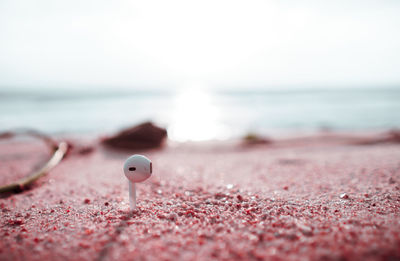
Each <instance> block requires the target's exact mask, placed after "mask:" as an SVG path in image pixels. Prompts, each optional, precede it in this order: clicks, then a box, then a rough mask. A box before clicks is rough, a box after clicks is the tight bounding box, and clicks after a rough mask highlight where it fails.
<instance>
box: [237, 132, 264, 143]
mask: <svg viewBox="0 0 400 261" xmlns="http://www.w3.org/2000/svg"><path fill="white" fill-rule="evenodd" d="M242 141H243V144H244V145H259V144H270V143H271V140H270V139H268V138H265V137H262V136H260V135H258V134H255V133H248V134H247V135H246V136H244V137H243V139H242Z"/></svg>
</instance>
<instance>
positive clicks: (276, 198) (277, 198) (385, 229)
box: [0, 135, 400, 260]
mask: <svg viewBox="0 0 400 261" xmlns="http://www.w3.org/2000/svg"><path fill="white" fill-rule="evenodd" d="M363 138H364V137H362V138H358V139H355V140H354V139H352V138H343V137H338V136H335V135H314V136H310V137H307V138H293V139H286V140H282V141H279V142H272V143H266V144H259V145H244V144H242V143H241V142H240V141H226V142H201V143H172V142H169V143H168V144H166V146H165V147H164V148H162V149H159V150H150V151H138V152H136V153H141V154H144V155H146V156H148V157H149V158H150V159H151V160H152V162H153V176H152V177H151V178H150V179H149V180H147V181H145V182H144V183H141V184H138V185H137V190H138V210H137V211H135V212H133V213H130V212H129V202H128V182H127V179H126V178H125V176H124V174H123V170H122V166H123V163H124V161H125V159H126V158H127V157H128V156H129V155H130V154H133V153H135V152H119V151H114V150H110V149H107V148H105V147H103V146H101V145H99V144H98V142H96V141H90V140H83V141H82V140H79V139H72V143H73V144H75V146H74V148H73V149H72V150H71V152H70V153H69V154H68V156H67V157H66V158H65V159H64V160H63V161H62V162H61V163H60V164H59V165H58V166H56V167H55V168H54V169H53V170H51V171H50V173H49V174H48V175H47V176H46V177H44V178H42V179H40V180H39V181H38V182H37V183H36V184H35V185H34V186H33V187H32V188H31V189H29V190H25V191H23V192H21V193H17V194H7V195H2V197H1V198H0V212H1V218H0V235H1V238H2V240H0V260H211V259H221V260H239V259H248V260H263V259H270V260H399V259H400V145H399V144H398V143H397V144H396V143H392V142H387V143H385V142H377V143H376V144H374V143H373V142H360V140H361V141H362V140H363ZM367 138H368V137H367ZM378 140H379V139H378ZM76 144H85V146H89V147H90V148H92V149H86V150H85V149H79V146H76ZM361 144H363V145H361ZM20 146H22V148H23V150H24V151H28V152H29V153H31V154H32V153H35V150H37V151H39V150H42V149H43V148H40V147H39V146H38V147H33V146H32V144H20ZM16 147H18V146H16ZM16 147H8V148H7V147H3V148H2V151H1V153H2V155H3V154H4V155H5V154H7V153H8V152H10V151H11V152H12V150H13V148H16ZM6 152H7V153H6ZM21 160H22V159H20V158H15V159H12V161H13V162H14V163H15V165H16V166H15V167H14V172H15V173H22V172H24V171H26V170H27V169H28V168H27V167H26V166H27V165H28V164H31V162H28V161H26V162H24V161H21ZM21 162H23V163H21ZM19 170H20V171H19ZM6 174H7V173H2V175H4V177H2V179H1V181H2V182H9V180H10V179H12V178H13V177H9V176H8V177H7V175H6Z"/></svg>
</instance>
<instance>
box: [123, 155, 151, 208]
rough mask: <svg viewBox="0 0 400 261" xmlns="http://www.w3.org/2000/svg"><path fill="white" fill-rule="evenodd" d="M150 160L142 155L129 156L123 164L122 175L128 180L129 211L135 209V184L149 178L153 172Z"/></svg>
mask: <svg viewBox="0 0 400 261" xmlns="http://www.w3.org/2000/svg"><path fill="white" fill-rule="evenodd" d="M152 168H153V166H152V163H151V160H149V159H148V158H146V157H145V156H142V155H132V156H130V157H129V158H128V159H127V160H126V161H125V164H124V173H125V176H126V177H127V178H128V180H129V204H130V207H131V210H134V209H136V186H135V183H137V182H142V181H145V180H146V179H148V178H150V176H151V173H152V171H153V169H152Z"/></svg>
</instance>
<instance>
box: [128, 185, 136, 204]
mask: <svg viewBox="0 0 400 261" xmlns="http://www.w3.org/2000/svg"><path fill="white" fill-rule="evenodd" d="M128 182H129V205H130V207H131V211H132V210H135V209H136V184H135V183H133V182H131V181H128Z"/></svg>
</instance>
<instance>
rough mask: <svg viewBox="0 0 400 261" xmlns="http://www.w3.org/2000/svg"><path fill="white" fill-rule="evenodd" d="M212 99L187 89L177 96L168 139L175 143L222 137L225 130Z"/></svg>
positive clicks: (200, 90) (208, 95) (202, 92)
mask: <svg viewBox="0 0 400 261" xmlns="http://www.w3.org/2000/svg"><path fill="white" fill-rule="evenodd" d="M213 98H215V97H214V96H212V95H211V94H210V93H208V92H207V91H206V90H202V89H189V90H185V91H182V92H181V93H179V94H177V96H176V97H175V99H174V101H173V106H174V107H173V109H172V117H171V122H170V125H169V128H168V135H169V137H170V138H172V139H174V140H177V141H188V140H191V141H202V140H210V139H221V138H222V137H224V136H225V135H226V134H227V128H226V126H224V125H223V124H222V123H221V111H220V107H219V106H217V105H216V101H215V100H214V99H213Z"/></svg>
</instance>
